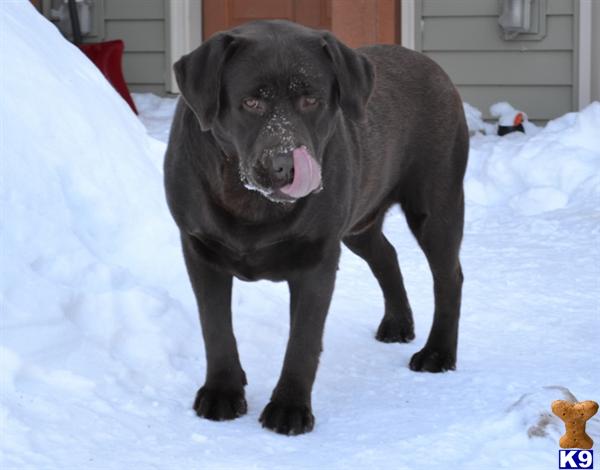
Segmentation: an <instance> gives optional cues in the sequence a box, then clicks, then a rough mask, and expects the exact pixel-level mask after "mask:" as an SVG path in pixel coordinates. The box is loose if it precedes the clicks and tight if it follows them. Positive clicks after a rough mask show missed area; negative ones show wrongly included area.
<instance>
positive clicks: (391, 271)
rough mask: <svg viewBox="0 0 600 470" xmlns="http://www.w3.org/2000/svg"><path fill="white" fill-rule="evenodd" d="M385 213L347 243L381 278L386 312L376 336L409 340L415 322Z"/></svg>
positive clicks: (381, 338) (393, 340)
mask: <svg viewBox="0 0 600 470" xmlns="http://www.w3.org/2000/svg"><path fill="white" fill-rule="evenodd" d="M382 224H383V215H382V216H380V217H379V219H378V220H377V221H376V222H375V223H374V224H373V225H372V226H371V227H369V228H368V229H367V230H365V231H363V232H361V233H359V234H357V235H351V236H348V237H346V238H344V240H343V241H344V244H345V245H346V246H347V247H348V248H350V250H351V251H352V252H354V253H355V254H357V255H358V256H360V257H361V258H362V259H364V260H365V261H366V262H367V263H368V265H369V267H370V268H371V271H372V272H373V274H374V275H375V278H376V279H377V281H378V282H379V285H380V287H381V290H382V291H383V297H384V300H385V313H384V315H383V319H382V320H381V323H380V324H379V328H378V329H377V334H376V335H375V338H376V339H378V340H379V341H382V342H384V343H393V342H399V343H406V342H408V341H411V340H412V339H413V338H414V337H415V333H414V324H413V317H412V311H411V309H410V304H409V302H408V298H407V296H406V289H405V288H404V282H403V280H402V273H401V272H400V265H399V264H398V258H397V256H396V250H395V249H394V247H393V246H392V244H391V243H390V242H389V241H388V239H387V238H386V237H385V235H384V234H383V232H382V231H381V227H382Z"/></svg>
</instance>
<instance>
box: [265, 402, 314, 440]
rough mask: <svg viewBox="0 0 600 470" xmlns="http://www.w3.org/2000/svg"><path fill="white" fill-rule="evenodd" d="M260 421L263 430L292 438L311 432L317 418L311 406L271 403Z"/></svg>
mask: <svg viewBox="0 0 600 470" xmlns="http://www.w3.org/2000/svg"><path fill="white" fill-rule="evenodd" d="M259 421H260V422H261V423H262V426H263V428H267V429H270V430H271V431H275V432H277V433H279V434H287V435H290V436H293V435H297V434H304V433H305V432H310V431H312V429H313V427H314V425H315V417H314V416H313V414H312V411H311V409H310V406H296V405H285V404H281V403H275V402H270V403H269V404H268V405H267V406H266V407H265V409H264V410H263V412H262V414H261V415H260V419H259Z"/></svg>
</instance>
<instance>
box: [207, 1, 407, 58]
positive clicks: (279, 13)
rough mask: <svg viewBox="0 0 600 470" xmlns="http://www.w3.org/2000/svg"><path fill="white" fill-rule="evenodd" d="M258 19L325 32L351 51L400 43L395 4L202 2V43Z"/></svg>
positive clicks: (358, 2)
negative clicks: (339, 40) (286, 22)
mask: <svg viewBox="0 0 600 470" xmlns="http://www.w3.org/2000/svg"><path fill="white" fill-rule="evenodd" d="M259 19H286V20H289V21H295V22H296V23H300V24H303V25H304V26H309V27H311V28H315V29H328V30H330V31H332V32H333V33H334V34H335V35H336V36H337V37H338V38H340V39H341V40H342V41H344V42H345V43H346V44H348V45H349V46H351V47H359V46H365V45H368V44H399V43H400V5H399V0H204V1H203V3H202V35H203V39H204V40H205V39H208V38H209V37H210V36H212V35H213V34H214V33H216V32H217V31H223V30H226V29H229V28H233V27H234V26H238V25H240V24H242V23H245V22H247V21H253V20H259Z"/></svg>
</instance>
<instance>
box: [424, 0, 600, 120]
mask: <svg viewBox="0 0 600 470" xmlns="http://www.w3.org/2000/svg"><path fill="white" fill-rule="evenodd" d="M594 3H596V2H594ZM416 7H417V36H418V37H417V40H416V47H417V49H418V50H421V51H422V52H424V53H425V54H427V55H428V56H430V57H431V58H432V59H434V60H435V61H436V62H438V63H439V64H440V65H441V66H442V67H443V68H444V69H445V70H446V72H447V73H448V74H449V75H450V77H451V78H452V79H453V81H454V82H455V83H456V84H457V85H458V88H459V90H460V93H461V95H462V97H463V99H464V100H465V101H467V102H468V103H470V104H472V105H474V106H476V107H477V108H479V109H480V110H481V111H482V112H483V113H484V117H486V118H489V117H490V116H489V107H490V105H491V104H493V103H495V102H498V101H504V100H506V101H509V102H510V103H512V104H513V105H514V106H515V107H517V108H519V109H521V110H523V111H525V112H526V113H527V114H528V115H529V117H530V118H531V119H533V120H547V119H552V118H555V117H557V116H560V115H562V114H564V113H566V112H569V111H572V110H574V109H575V108H576V106H577V102H576V93H577V90H576V84H577V75H576V66H577V63H576V41H575V38H576V31H577V30H576V23H577V22H576V11H575V4H574V1H573V0H547V24H546V28H547V30H546V35H545V37H544V38H543V39H541V40H516V41H506V40H504V39H503V37H502V35H501V29H500V27H499V26H498V17H499V14H500V2H499V1H498V0H453V1H452V2H449V1H439V0H419V1H417V5H416ZM419 18H420V19H421V21H420V22H419V21H418V19H419ZM419 26H420V29H421V31H420V35H419V30H418V29H419Z"/></svg>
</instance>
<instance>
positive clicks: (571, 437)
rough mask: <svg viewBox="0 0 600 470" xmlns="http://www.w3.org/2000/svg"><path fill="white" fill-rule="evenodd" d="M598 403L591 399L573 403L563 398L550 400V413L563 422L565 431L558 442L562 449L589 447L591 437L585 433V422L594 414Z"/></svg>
mask: <svg viewBox="0 0 600 470" xmlns="http://www.w3.org/2000/svg"><path fill="white" fill-rule="evenodd" d="M597 411H598V403H596V402H595V401H591V400H586V401H582V402H579V403H573V402H570V401H565V400H555V401H553V402H552V413H554V414H555V415H556V416H558V417H559V418H560V419H562V420H563V421H564V422H565V429H566V432H565V434H564V435H563V436H561V438H560V441H559V442H558V443H559V444H560V446H561V447H562V448H563V449H591V448H592V446H593V445H594V441H592V438H591V437H590V436H588V435H587V434H586V433H585V422H586V421H587V420H588V419H590V418H591V417H592V416H594V415H595V414H596V412H597Z"/></svg>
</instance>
